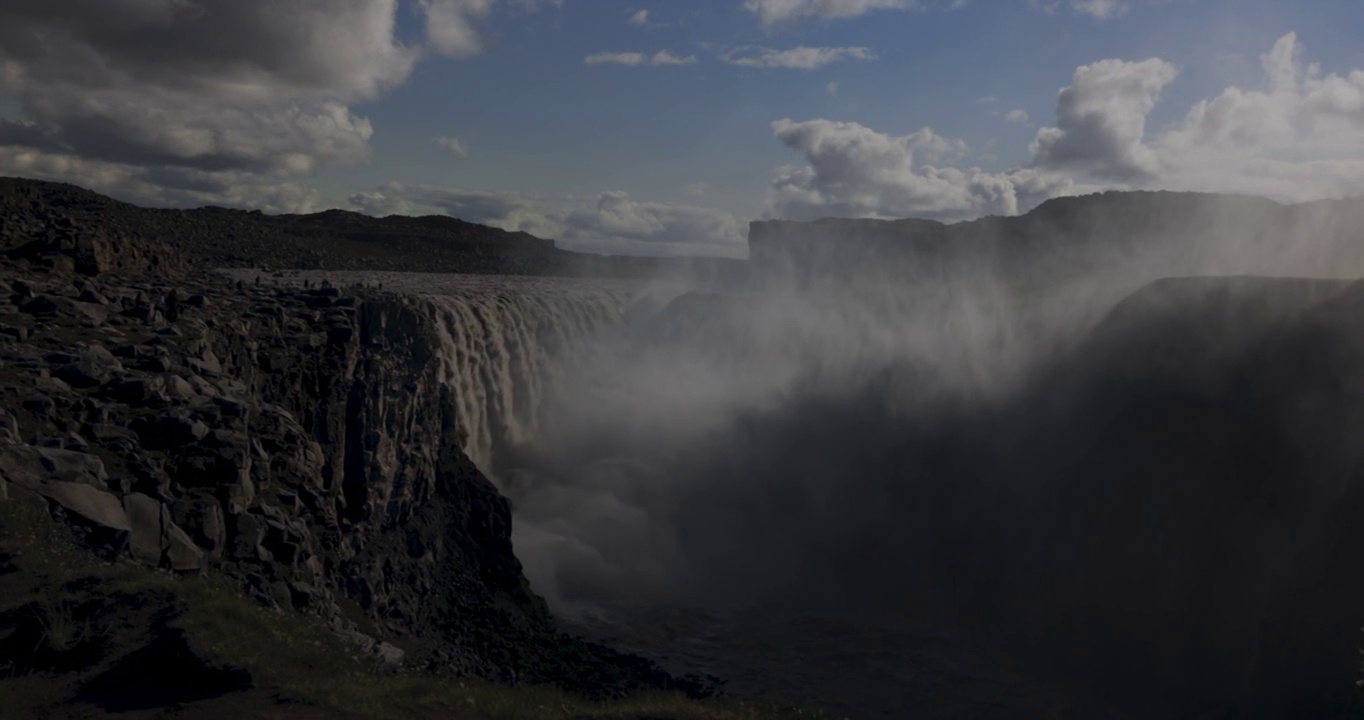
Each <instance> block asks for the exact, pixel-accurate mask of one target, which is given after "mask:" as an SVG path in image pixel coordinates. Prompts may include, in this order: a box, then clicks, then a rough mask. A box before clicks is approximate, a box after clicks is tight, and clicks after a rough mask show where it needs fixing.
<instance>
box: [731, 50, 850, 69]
mask: <svg viewBox="0 0 1364 720" xmlns="http://www.w3.org/2000/svg"><path fill="white" fill-rule="evenodd" d="M874 57H875V56H874V55H873V54H872V52H871V50H870V49H869V48H864V47H797V48H791V49H789V50H773V49H771V48H756V49H753V50H741V51H734V52H730V53H726V54H725V55H724V56H722V58H721V59H722V60H724V61H725V62H727V63H729V64H731V65H738V66H741V67H750V68H790V69H795V70H814V69H816V68H820V67H824V66H825V65H828V64H829V63H833V62H838V61H839V60H845V59H851V60H871V59H873V58H874Z"/></svg>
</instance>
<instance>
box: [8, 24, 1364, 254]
mask: <svg viewBox="0 0 1364 720" xmlns="http://www.w3.org/2000/svg"><path fill="white" fill-rule="evenodd" d="M68 4H75V5H83V4H89V5H91V7H92V8H95V7H99V8H103V9H104V10H106V11H107V10H108V9H109V7H110V6H111V5H114V6H119V8H122V9H123V10H124V11H125V12H124V19H123V20H122V24H121V25H120V24H117V23H115V25H114V27H112V28H110V27H107V26H100V25H97V24H95V23H93V22H89V21H86V22H82V21H80V20H72V19H71V18H73V17H75V16H78V15H80V8H74V7H72V8H65V10H66V11H67V12H60V11H54V10H52V9H51V8H49V7H48V6H50V5H52V3H50V2H39V1H37V0H15V1H14V2H13V3H8V4H7V9H3V10H0V28H4V29H0V117H4V118H5V121H4V122H3V123H0V173H4V174H17V175H30V176H36V177H48V178H53V179H63V180H70V181H72V182H77V183H79V184H83V185H87V186H92V187H95V188H96V189H99V190H102V191H105V192H109V193H111V194H113V195H115V196H118V197H123V198H126V199H130V200H133V201H136V202H143V203H149V204H163V205H198V204H204V203H216V204H224V205H233V206H243V207H261V208H264V209H266V210H269V211H281V210H285V211H306V210H316V209H321V208H325V207H347V208H352V209H361V210H363V211H367V212H373V213H378V214H382V213H387V212H403V213H423V212H450V213H452V214H457V215H460V216H462V217H465V218H466V219H470V220H474V221H479V222H488V223H491V224H497V225H500V226H504V227H514V228H520V229H526V230H529V231H531V232H537V233H538V234H542V235H547V236H552V237H556V238H558V239H559V240H560V241H561V243H563V244H565V245H566V246H570V247H577V248H581V249H589V250H595V251H604V252H640V253H674V252H681V253H691V252H705V253H720V254H742V252H743V247H742V234H743V230H744V227H745V226H746V223H747V222H748V220H750V219H754V218H759V217H794V218H805V217H818V216H822V215H854V216H864V217H899V216H905V215H921V216H925V217H935V218H939V219H944V220H957V219H963V218H968V217H974V216H978V215H981V214H987V213H1010V212H1023V211H1026V210H1027V209H1028V207H1031V206H1032V205H1035V204H1036V203H1037V202H1039V201H1041V200H1042V199H1045V198H1046V197H1050V196H1054V195H1060V194H1074V193H1078V192H1086V191H1090V190H1096V189H1104V188H1129V187H1133V188H1134V187H1169V188H1171V189H1193V190H1211V191H1225V192H1248V193H1253V194H1264V195H1270V196H1274V197H1277V198H1279V199H1287V200H1294V199H1307V198H1310V197H1318V196H1337V195H1342V194H1357V193H1364V100H1361V99H1359V98H1364V72H1359V73H1356V74H1352V73H1355V72H1356V71H1357V70H1359V69H1364V43H1361V42H1360V41H1359V40H1358V39H1357V38H1358V34H1359V31H1358V28H1364V3H1361V2H1358V0H1310V1H1309V0H1300V1H1299V2H1287V1H1283V0H1008V1H1006V0H967V1H966V2H961V0H957V1H956V2H954V1H953V0H921V1H920V2H914V1H913V0H704V1H702V2H691V3H685V4H684V3H680V2H678V3H664V2H615V1H614V0H590V1H589V0H562V1H561V2H552V1H550V0H538V2H537V1H536V0H328V2H322V0H297V2H295V3H293V4H292V5H290V6H289V9H288V10H285V11H282V12H281V11H280V10H279V9H278V8H279V7H281V6H279V5H276V4H273V0H271V1H269V2H267V0H232V1H231V2H229V1H228V0H71V2H70V3H68ZM92 14H94V13H92ZM57 35H59V36H61V37H64V38H66V40H65V42H67V43H68V44H69V45H70V47H66V48H60V51H61V52H52V51H51V48H50V47H48V46H46V45H43V44H42V43H40V42H38V41H36V40H35V38H48V39H49V40H50V38H52V37H54V36H57ZM136 43H140V45H139V44H136ZM1276 48H1277V49H1279V50H1280V51H1281V52H1280V53H1279V55H1278V56H1276V57H1278V58H1279V60H1278V61H1276V62H1278V65H1273V63H1271V61H1270V60H1267V59H1266V58H1267V57H1269V56H1270V55H1272V50H1273V49H1276ZM660 52H664V53H667V55H666V56H663V57H664V58H665V59H667V60H669V62H664V63H654V62H650V59H652V58H656V57H658V56H657V54H658V53H660ZM627 53H637V54H638V57H632V56H629V55H622V54H627ZM59 55H60V57H58V56H59ZM594 56H595V57H596V58H597V60H598V61H596V62H591V61H589V58H593V57H594ZM821 58H822V59H821ZM622 60H624V61H626V62H635V64H623V63H622V62H621V61H622ZM1105 61H1111V62H1109V64H1104V62H1105ZM1143 61H1146V62H1143ZM745 63H747V64H745ZM793 64H795V65H799V67H789V65H793ZM1313 64H1317V65H1318V66H1319V67H1317V68H1315V69H1314V68H1313V67H1312V65H1313ZM753 65H766V66H758V67H755V66H753ZM1271 66H1273V67H1281V68H1287V69H1286V70H1283V72H1284V73H1287V75H1288V76H1291V77H1290V79H1291V82H1290V83H1289V85H1291V87H1289V85H1284V84H1283V83H1280V84H1279V85H1278V86H1276V88H1277V89H1273V90H1271V89H1270V86H1271V85H1272V84H1273V83H1272V75H1273V73H1272V72H1271V70H1270V68H1271ZM1083 68H1089V69H1090V71H1089V72H1088V73H1087V74H1085V73H1079V74H1077V71H1081V69H1083ZM1082 74H1083V75H1084V79H1083V80H1082V79H1081V76H1082ZM1281 74H1282V73H1281ZM1293 78H1296V79H1293ZM1067 87H1070V88H1071V90H1070V96H1071V99H1072V101H1073V102H1072V104H1071V106H1070V107H1071V109H1070V111H1069V114H1065V111H1064V109H1063V108H1062V107H1061V106H1060V105H1058V91H1060V90H1062V89H1063V88H1067ZM1257 93H1258V94H1257ZM1356 95H1359V98H1357V97H1355V96H1356ZM1212 101H1217V110H1216V112H1203V113H1202V114H1200V115H1198V117H1194V114H1192V113H1194V111H1195V110H1196V109H1197V106H1198V103H1200V102H1212ZM782 120H789V121H791V122H790V123H788V124H787V125H785V126H782V128H783V129H780V130H779V129H778V128H777V127H776V126H774V123H777V122H778V121H782ZM1172 130H1179V131H1178V132H1172ZM1044 138H1045V142H1044V141H1043V140H1044ZM1039 143H1040V145H1039ZM1195 156H1196V157H1197V160H1198V161H1197V162H1196V163H1195V162H1193V161H1192V159H1191V158H1193V157H1195Z"/></svg>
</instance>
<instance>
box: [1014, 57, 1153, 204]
mask: <svg viewBox="0 0 1364 720" xmlns="http://www.w3.org/2000/svg"><path fill="white" fill-rule="evenodd" d="M1174 79H1175V67H1174V66H1173V65H1171V64H1170V63H1168V62H1166V61H1164V60H1161V59H1159V58H1151V59H1149V60H1143V61H1140V62H1127V61H1123V60H1101V61H1099V62H1096V63H1093V64H1091V65H1084V66H1082V67H1080V68H1079V69H1077V70H1076V71H1075V77H1074V79H1073V81H1072V82H1071V84H1070V86H1068V87H1066V88H1064V89H1063V90H1061V92H1060V94H1059V95H1058V96H1057V99H1056V125H1055V126H1053V127H1046V128H1042V129H1041V130H1040V131H1038V133H1037V138H1036V139H1035V140H1034V141H1033V144H1032V148H1031V149H1032V153H1033V155H1034V156H1035V158H1036V164H1037V165H1038V166H1039V167H1043V168H1047V169H1050V170H1057V171H1063V172H1069V173H1073V174H1079V175H1089V176H1093V177H1097V178H1101V179H1108V180H1118V181H1128V182H1140V181H1145V180H1150V179H1154V178H1155V177H1156V176H1157V175H1158V174H1159V171H1160V167H1159V161H1158V160H1157V158H1156V156H1155V154H1154V153H1153V152H1152V151H1151V149H1150V148H1149V147H1147V146H1146V145H1145V144H1144V143H1143V142H1142V140H1143V137H1144V136H1145V133H1146V116H1147V115H1148V114H1149V113H1150V112H1151V110H1152V109H1153V108H1155V106H1156V102H1157V101H1159V99H1160V91H1161V90H1162V89H1163V88H1164V87H1165V86H1166V85H1168V84H1169V83H1170V82H1171V81H1172V80H1174Z"/></svg>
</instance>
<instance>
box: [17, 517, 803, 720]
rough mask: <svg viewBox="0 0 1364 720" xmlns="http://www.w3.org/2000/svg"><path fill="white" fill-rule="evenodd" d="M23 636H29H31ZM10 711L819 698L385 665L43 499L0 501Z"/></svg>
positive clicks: (290, 712)
mask: <svg viewBox="0 0 1364 720" xmlns="http://www.w3.org/2000/svg"><path fill="white" fill-rule="evenodd" d="M30 648H31V649H30ZM0 708H5V710H6V712H5V713H4V714H5V716H6V717H13V718H26V717H35V718H36V717H50V718H68V719H72V720H74V719H75V718H87V717H100V716H103V714H104V712H105V711H107V710H110V709H117V710H119V711H121V712H123V714H124V717H129V718H160V717H168V716H171V715H176V716H181V717H203V718H217V717H222V718H229V717H264V718H288V719H290V720H294V719H302V718H319V719H321V718H340V719H345V720H361V719H371V718H372V719H375V720H386V719H388V718H394V719H397V718H469V719H475V718H476V719H480V720H560V719H564V720H568V719H572V720H594V719H601V720H606V719H619V720H626V719H643V718H649V719H651V720H674V719H675V720H692V719H697V720H701V719H705V720H767V719H773V720H776V719H779V718H813V717H820V715H819V714H818V713H814V712H810V711H801V710H794V709H787V708H780V707H771V706H761V705H753V704H746V703H743V702H740V701H734V700H711V701H704V702H698V701H695V700H690V699H688V698H685V697H683V696H680V695H663V694H653V695H641V696H638V697H630V698H624V699H621V700H616V701H612V702H609V703H605V704H601V703H594V702H589V701H586V700H583V699H581V698H577V697H574V696H571V695H567V694H565V693H562V692H560V691H557V690H554V689H552V688H510V687H504V686H498V685H493V684H490V683H486V682H481V681H470V680H452V679H449V678H442V677H436V676H432V675H426V674H422V673H417V672H411V671H409V672H399V671H395V670H392V669H389V668H386V667H381V666H379V665H377V664H376V663H375V662H373V661H371V660H369V659H368V658H367V657H364V656H362V654H361V653H360V652H359V651H358V650H357V648H355V647H353V646H351V645H350V644H349V643H348V642H346V641H345V640H343V639H341V638H340V637H338V636H336V635H335V634H334V633H332V632H331V631H330V630H329V629H328V628H326V627H325V626H324V625H323V624H322V623H321V622H320V621H319V620H317V619H316V618H313V617H310V616H305V615H300V614H296V613H286V612H279V611H275V610H271V609H268V608H265V607H262V606H260V605H258V604H256V603H254V602H252V601H250V600H248V599H246V598H244V597H242V596H241V595H239V594H238V593H237V592H236V591H235V590H234V589H233V588H230V587H228V586H227V585H225V584H223V583H220V582H216V581H215V580H214V579H213V578H212V577H175V576H172V575H168V574H165V573H160V572H155V571H152V570H150V569H147V568H143V567H139V566H135V565H131V564H124V563H115V564H108V563H101V562H99V561H98V560H96V559H95V558H94V557H93V556H92V555H90V554H89V553H87V552H85V551H84V550H82V549H80V548H78V547H77V546H76V545H75V543H74V542H73V541H72V539H71V538H70V536H69V535H68V534H67V533H66V531H65V530H64V528H62V527H61V526H59V525H58V524H57V523H55V522H53V521H52V519H51V518H50V517H49V516H48V515H47V513H46V512H45V511H44V509H43V508H41V507H39V506H37V505H36V504H30V503H24V502H7V503H0Z"/></svg>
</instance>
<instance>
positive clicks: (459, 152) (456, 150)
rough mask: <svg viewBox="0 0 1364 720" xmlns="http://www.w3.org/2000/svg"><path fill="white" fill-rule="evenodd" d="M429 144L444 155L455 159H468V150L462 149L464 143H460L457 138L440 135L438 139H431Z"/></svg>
mask: <svg viewBox="0 0 1364 720" xmlns="http://www.w3.org/2000/svg"><path fill="white" fill-rule="evenodd" d="M431 142H432V143H433V144H435V146H436V149H437V150H440V151H441V152H443V153H445V154H446V155H450V156H453V157H457V158H466V157H469V149H468V148H466V147H464V143H462V142H460V140H459V138H457V137H450V136H449V135H441V136H439V137H436V138H433V139H432V141H431Z"/></svg>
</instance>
